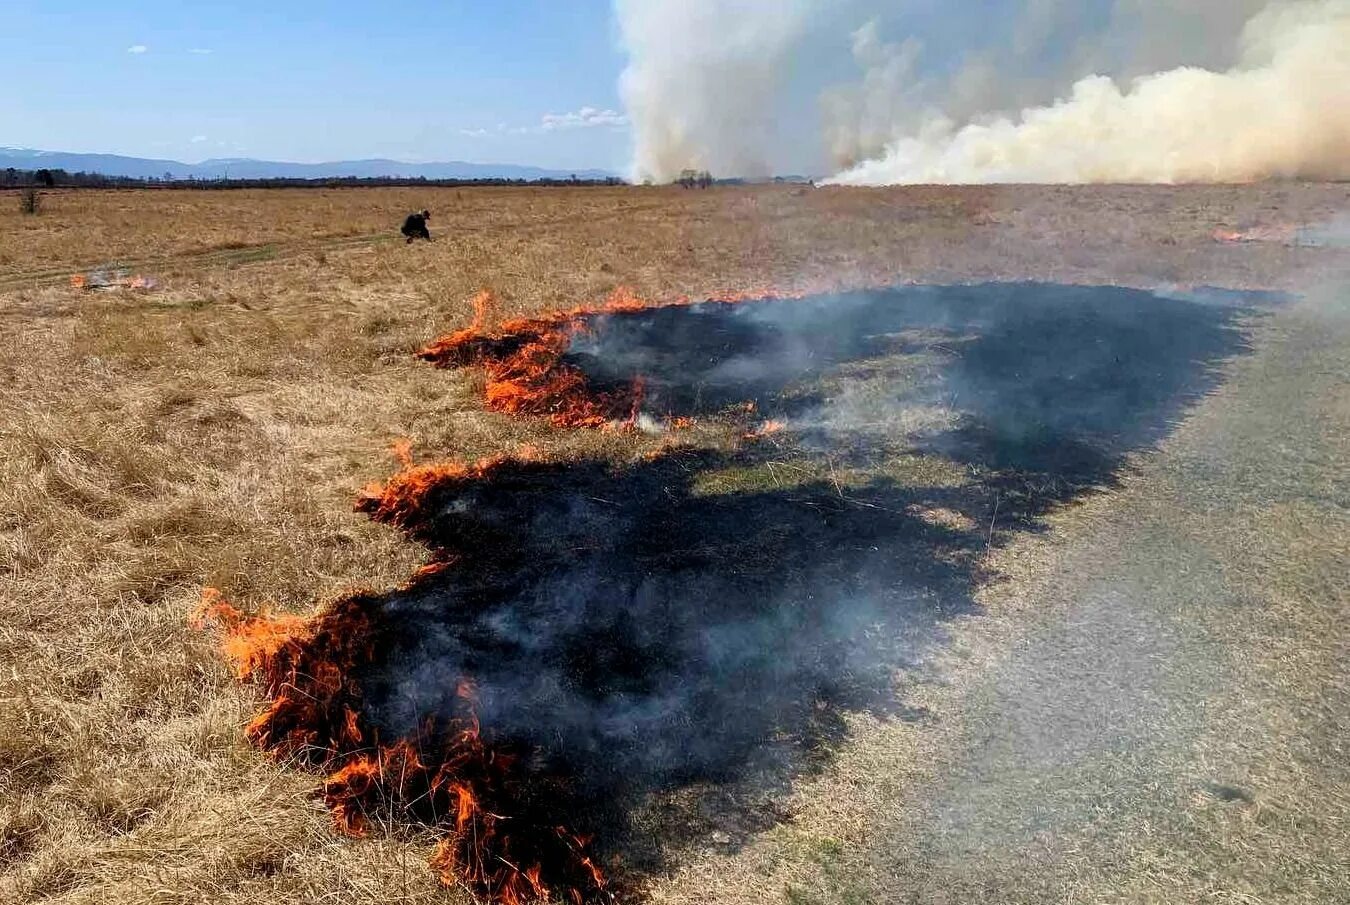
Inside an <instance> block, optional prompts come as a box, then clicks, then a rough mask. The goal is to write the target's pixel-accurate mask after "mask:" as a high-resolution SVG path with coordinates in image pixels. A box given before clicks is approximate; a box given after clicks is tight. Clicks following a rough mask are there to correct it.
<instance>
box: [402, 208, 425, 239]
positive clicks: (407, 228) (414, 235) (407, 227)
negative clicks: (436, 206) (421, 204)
mask: <svg viewBox="0 0 1350 905" xmlns="http://www.w3.org/2000/svg"><path fill="white" fill-rule="evenodd" d="M430 219H431V211H420V212H418V213H416V214H409V215H408V219H407V220H404V221H403V235H405V236H407V237H408V244H409V245H411V244H412V241H413V239H426V240H427V241H428V242H430V241H431V232H430V231H429V230H428V229H427V221H428V220H430Z"/></svg>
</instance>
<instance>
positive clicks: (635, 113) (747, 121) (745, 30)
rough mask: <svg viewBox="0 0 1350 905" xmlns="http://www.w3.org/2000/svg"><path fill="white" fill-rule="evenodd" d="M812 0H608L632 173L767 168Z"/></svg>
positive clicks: (664, 178) (661, 178)
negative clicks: (619, 54)
mask: <svg viewBox="0 0 1350 905" xmlns="http://www.w3.org/2000/svg"><path fill="white" fill-rule="evenodd" d="M816 5H817V3H816V2H815V0H690V2H687V3H686V2H669V0H615V4H614V7H615V15H616V17H617V19H618V22H619V28H620V30H621V32H622V36H623V43H624V46H625V47H626V48H627V50H628V54H629V65H628V68H627V69H626V70H625V71H624V74H623V78H622V80H621V84H620V92H621V94H622V95H623V99H624V104H625V105H626V106H627V108H628V116H629V118H630V120H631V121H632V123H633V131H634V159H633V167H632V170H633V172H632V176H633V178H634V179H635V180H637V181H643V180H648V179H651V180H655V181H657V182H670V181H671V180H673V179H674V178H675V177H676V176H678V175H679V173H680V171H681V170H682V169H686V168H694V169H705V170H711V171H713V172H715V173H719V174H720V173H735V174H738V175H745V176H765V175H768V174H769V172H770V160H769V157H768V155H767V151H768V147H769V144H770V142H771V140H772V136H773V133H774V110H773V106H774V101H775V100H776V99H777V97H778V95H779V91H780V89H781V85H782V78H783V73H784V70H785V69H786V68H787V66H788V62H789V57H790V55H791V52H792V50H793V49H794V48H795V47H796V45H797V43H798V41H799V40H800V38H801V37H802V35H803V32H804V29H805V25H806V21H807V18H808V13H809V12H810V11H811V9H812V8H813V7H814V6H816Z"/></svg>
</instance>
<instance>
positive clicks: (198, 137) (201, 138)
mask: <svg viewBox="0 0 1350 905" xmlns="http://www.w3.org/2000/svg"><path fill="white" fill-rule="evenodd" d="M204 141H206V136H205V135H194V136H192V143H193V144H194V145H199V144H201V143H202V142H204Z"/></svg>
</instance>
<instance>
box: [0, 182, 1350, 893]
mask: <svg viewBox="0 0 1350 905" xmlns="http://www.w3.org/2000/svg"><path fill="white" fill-rule="evenodd" d="M1178 191H1179V192H1180V194H1178ZM1178 191H1173V190H1163V189H1147V190H1145V189H1138V190H1136V189H1125V188H1100V189H1073V190H1071V189H1053V188H1052V189H1029V188H1006V189H967V190H957V189H941V188H928V189H910V190H878V191H851V190H819V191H812V192H801V191H799V190H795V189H779V188H772V187H769V188H763V189H720V188H719V189H714V190H712V191H709V192H697V193H690V192H683V191H680V190H673V191H671V190H666V189H638V188H632V189H629V188H616V189H585V190H577V189H475V190H472V191H468V190H465V191H459V190H453V189H431V190H418V189H380V190H346V189H343V190H326V189H325V190H306V191H272V192H268V191H240V192H218V193H216V192H179V191H116V192H53V193H50V194H49V195H48V197H47V198H46V201H47V203H48V207H47V211H46V213H47V216H44V217H41V218H21V216H20V214H19V211H18V206H17V205H14V204H0V901H5V902H9V901H13V902H53V903H56V902H60V903H76V902H95V901H106V902H114V903H119V905H121V903H127V905H131V903H155V905H168V903H178V902H182V903H187V902H202V901H211V902H226V903H228V902H240V903H243V902H257V901H260V900H266V901H269V902H274V903H285V902H318V901H323V902H367V901H380V902H384V903H426V902H432V901H438V902H439V901H447V900H452V901H453V900H456V899H457V897H458V894H457V893H455V892H453V891H451V892H446V891H443V890H440V889H438V888H437V886H436V885H435V883H434V880H433V878H432V877H431V875H430V873H429V872H428V871H426V870H425V867H424V858H425V855H426V854H427V852H428V851H429V847H430V846H429V841H428V840H427V839H425V838H421V837H418V836H416V835H412V836H404V835H400V834H399V832H396V831H395V830H392V829H391V830H390V831H389V832H388V833H386V834H384V835H381V836H378V837H377V838H373V839H369V840H365V841H362V842H349V841H345V840H338V839H335V838H334V837H333V836H332V835H331V833H330V832H329V828H328V817H327V815H326V814H325V813H324V812H323V810H322V808H321V807H320V806H319V805H318V804H317V803H316V802H315V801H314V800H313V799H312V797H311V796H310V794H309V793H310V790H311V789H312V787H313V784H314V783H313V779H312V778H311V777H307V776H305V775H303V774H301V773H298V772H295V771H292V770H290V769H288V768H286V767H285V765H280V764H275V763H271V762H269V761H267V760H266V759H265V758H263V757H261V756H260V755H258V754H257V753H256V752H254V751H252V750H250V749H249V748H248V747H247V746H246V745H245V744H244V742H243V740H242V736H241V732H240V726H241V724H242V723H243V721H244V720H245V718H246V715H247V713H248V711H249V709H250V707H251V701H250V698H249V694H248V691H247V690H246V689H241V688H239V687H237V686H236V685H235V684H234V683H233V681H232V680H231V678H230V677H229V675H228V674H227V671H226V669H225V667H224V665H223V664H222V663H221V661H220V658H219V657H218V656H217V654H216V651H215V650H214V648H213V643H212V639H211V638H210V637H209V636H206V635H203V634H201V633H199V632H197V631H195V630H192V629H190V628H189V627H188V619H187V617H188V614H189V613H190V611H191V610H192V608H193V607H194V605H195V604H196V602H197V600H198V598H199V595H200V592H201V588H202V587H203V586H204V585H213V586H216V587H220V588H221V589H222V590H224V592H225V593H226V594H227V595H228V596H229V597H230V598H231V599H232V600H234V601H236V602H238V603H240V604H241V605H243V606H245V607H257V606H262V605H267V604H270V605H273V606H275V607H278V608H281V609H284V610H288V611H304V610H306V609H308V608H309V607H311V606H312V605H313V604H314V603H315V601H318V600H321V599H324V598H326V597H329V596H331V595H335V594H337V593H339V592H341V591H342V590H344V589H346V588H349V587H351V586H354V585H369V586H374V587H385V586H388V585H391V584H394V583H397V582H399V581H401V580H403V579H404V578H405V577H406V576H407V574H408V573H409V572H410V570H411V569H412V568H413V567H415V565H416V564H417V563H418V561H419V558H420V556H421V552H420V551H419V550H417V549H415V548H413V547H411V546H409V545H407V544H405V543H403V542H401V541H400V540H398V539H397V538H396V537H394V536H393V535H392V534H391V533H390V532H388V531H385V530H383V529H380V528H377V527H374V526H372V525H370V524H369V523H368V522H367V521H366V520H365V519H364V518H362V517H359V516H357V515H355V514H354V513H353V512H352V511H351V503H352V499H353V498H354V496H355V494H356V493H357V491H358V490H359V488H360V487H362V486H363V485H365V484H366V483H368V482H369V481H371V480H374V479H378V478H380V477H382V476H384V475H386V474H387V473H388V472H390V471H392V470H393V469H394V468H395V463H394V461H393V458H392V456H391V453H390V451H389V444H390V442H391V441H392V440H393V439H394V438H397V437H407V438H410V439H411V441H412V449H413V455H414V457H415V458H416V459H417V460H418V461H419V462H425V461H431V460H436V459H441V458H447V457H465V458H477V457H480V456H484V455H488V454H491V453H496V452H501V451H503V450H510V449H512V448H514V447H516V446H519V445H523V444H526V443H529V444H534V445H536V446H539V447H542V448H544V449H546V450H549V451H550V452H553V453H556V454H558V455H563V456H566V455H573V454H579V453H582V452H588V453H606V454H613V455H633V454H635V453H636V452H638V451H639V450H640V449H641V448H642V444H644V443H650V442H652V441H646V440H643V439H641V438H634V437H628V436H624V435H615V434H609V435H606V434H596V433H585V432H555V431H551V430H547V429H545V428H544V427H542V426H541V425H538V424H535V423H532V422H529V421H519V420H512V419H508V418H506V417H503V416H498V415H493V414H490V413H485V412H484V411H483V410H482V408H481V405H480V403H479V399H478V395H477V390H478V389H479V388H478V387H477V386H476V385H475V380H477V379H478V378H476V377H475V376H474V375H473V374H467V373H466V374H459V373H454V372H445V371H437V370H434V369H432V368H429V367H425V366H422V365H419V364H417V363H416V362H415V361H413V359H412V358H411V356H410V354H409V353H410V352H411V351H412V350H414V349H415V348H417V347H418V346H419V345H421V344H423V343H425V342H427V341H428V340H430V339H431V338H432V337H434V336H435V335H437V334H438V333H440V332H442V331H444V330H446V329H452V328H455V327H459V326H463V325H464V324H466V323H467V322H468V321H469V319H470V317H471V314H472V312H471V311H470V310H469V308H468V305H467V300H468V299H469V298H470V297H471V296H472V294H473V293H474V292H475V291H477V290H478V289H480V288H483V287H491V288H492V289H493V290H494V291H495V292H496V294H497V296H498V298H500V299H501V300H502V305H501V310H500V311H499V312H498V315H499V316H501V317H508V316H513V315H517V314H524V313H535V312H539V311H543V310H547V309H551V308H554V307H558V306H563V305H568V306H570V305H573V304H578V303H587V302H596V301H599V300H601V299H602V298H603V297H604V296H605V295H607V294H608V293H609V292H610V291H612V290H613V289H614V288H615V287H616V286H620V285H628V286H632V287H634V288H635V289H636V290H637V291H638V292H639V294H645V295H649V296H653V297H668V296H673V295H678V294H692V295H700V294H711V293H717V292H722V291H727V290H741V289H754V288H763V287H770V286H774V287H778V288H783V289H794V288H801V289H810V288H821V287H831V286H856V285H863V284H870V283H879V282H891V281H903V280H933V281H939V280H956V279H963V280H966V279H969V280H974V279H989V278H1031V277H1035V278H1039V279H1058V280H1063V281H1095V282H1118V283H1126V284H1135V285H1155V284H1157V283H1158V282H1165V281H1172V282H1193V283H1216V284H1227V285H1234V286H1245V285H1275V286H1289V285H1294V284H1295V281H1296V278H1298V273H1297V272H1296V271H1297V270H1298V269H1299V267H1304V266H1305V265H1306V266H1315V265H1318V263H1319V262H1320V261H1322V260H1324V258H1323V257H1319V254H1320V252H1318V251H1316V250H1289V249H1283V248H1278V247H1272V248H1264V247H1261V248H1245V249H1234V248H1230V247H1223V246H1219V245H1217V244H1215V243H1213V242H1211V241H1210V239H1209V232H1210V230H1211V229H1212V228H1213V227H1214V226H1215V225H1225V224H1230V223H1233V222H1237V221H1242V220H1244V219H1245V218H1248V217H1250V216H1251V215H1252V214H1253V212H1258V211H1266V210H1270V209H1276V210H1279V211H1280V215H1281V216H1287V217H1291V218H1305V219H1315V218H1318V217H1320V216H1322V215H1323V214H1325V213H1327V212H1329V211H1331V210H1334V209H1335V208H1337V207H1338V206H1340V207H1344V206H1347V205H1350V186H1296V185H1289V186H1265V187H1252V188H1213V189H1187V190H1178ZM1179 198H1184V199H1185V200H1186V201H1187V202H1188V203H1187V204H1180V203H1178V199H1179ZM420 207H429V208H431V209H432V210H433V211H434V212H435V214H436V219H435V220H434V221H433V222H434V225H435V230H434V231H435V234H436V242H434V243H433V244H431V245H425V244H419V245H415V246H405V245H403V244H402V243H401V242H392V241H385V240H386V239H388V238H389V237H391V236H392V235H393V234H394V232H395V230H396V228H397V225H398V223H399V221H400V219H401V216H402V215H403V214H404V213H406V211H408V210H411V209H415V208H420ZM108 261H125V262H128V263H130V264H133V265H144V267H143V269H146V270H148V271H149V272H152V273H156V274H158V275H161V276H162V277H164V288H163V289H162V290H160V291H157V292H153V293H146V294H137V293H109V294H99V293H85V294H78V293H76V292H74V291H73V290H71V289H69V288H68V287H67V286H65V285H64V283H65V280H66V277H67V276H68V275H69V273H71V272H73V271H74V270H76V269H78V268H83V267H87V266H92V265H97V264H100V263H104V262H108ZM1295 265H1298V267H1296V266H1295ZM885 467H888V468H894V469H897V470H901V471H904V470H906V469H911V470H912V469H913V468H914V467H917V466H915V465H914V463H911V462H907V461H906V460H900V459H897V460H894V461H889V460H888V463H887V464H886V466H885ZM723 477H724V478H725V479H726V480H728V481H731V480H750V479H757V478H755V476H749V477H747V476H735V475H730V476H723ZM952 479H953V480H958V479H959V476H953V477H952ZM931 517H932V518H933V519H934V520H937V521H938V522H941V520H942V519H944V518H948V517H949V515H947V514H944V513H942V512H940V511H934V512H933V513H931ZM887 781H890V780H887ZM896 781H897V782H898V781H899V780H896ZM835 806H836V807H838V808H840V809H843V810H845V811H846V810H847V807H848V802H847V801H846V800H842V799H841V800H840V801H839V802H836V805H835ZM840 819H841V820H842V821H844V822H845V823H847V820H848V819H849V818H848V817H847V814H845V815H844V816H842V817H841V818H840ZM833 838H835V837H833V836H831V837H829V838H827V839H826V840H825V841H820V840H815V841H813V842H811V843H810V845H808V846H807V849H808V850H807V851H804V852H803V853H802V854H801V855H800V860H801V861H802V863H803V864H825V863H828V864H834V863H835V862H837V861H838V860H839V852H838V850H837V849H838V843H837V842H830V839H833ZM804 844H805V843H804ZM799 873H800V874H803V875H805V874H807V873H809V871H807V870H806V869H805V868H801V869H800V870H798V869H797V868H793V869H791V870H789V871H788V875H789V876H795V875H797V874H799ZM793 888H795V887H793ZM747 895H748V893H747ZM785 895H788V898H789V899H791V895H790V894H785ZM761 900H762V899H761ZM860 900H861V899H860Z"/></svg>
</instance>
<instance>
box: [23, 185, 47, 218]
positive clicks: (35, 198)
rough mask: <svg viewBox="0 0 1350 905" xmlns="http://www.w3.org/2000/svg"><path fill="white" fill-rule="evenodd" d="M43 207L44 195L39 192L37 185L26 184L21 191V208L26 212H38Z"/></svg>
mask: <svg viewBox="0 0 1350 905" xmlns="http://www.w3.org/2000/svg"><path fill="white" fill-rule="evenodd" d="M41 208H42V196H41V195H39V194H38V190H37V186H32V185H29V186H25V187H24V188H23V190H21V191H20V192H19V210H21V211H23V212H24V213H25V214H36V213H37V212H38V211H39V210H41Z"/></svg>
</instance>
